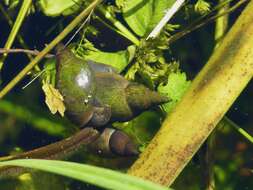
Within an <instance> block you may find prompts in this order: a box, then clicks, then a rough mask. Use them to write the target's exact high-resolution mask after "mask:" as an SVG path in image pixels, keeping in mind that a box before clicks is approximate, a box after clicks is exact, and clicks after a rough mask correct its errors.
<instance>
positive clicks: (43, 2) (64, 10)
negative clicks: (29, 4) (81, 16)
mask: <svg viewBox="0 0 253 190" xmlns="http://www.w3.org/2000/svg"><path fill="white" fill-rule="evenodd" d="M79 2H80V0H75V1H73V0H53V1H52V0H40V1H39V2H38V5H39V7H40V8H41V10H42V12H43V13H44V14H45V15H47V16H52V17H54V16H59V15H61V14H63V15H70V14H72V13H74V12H75V11H76V10H78V9H79V4H78V3H79Z"/></svg>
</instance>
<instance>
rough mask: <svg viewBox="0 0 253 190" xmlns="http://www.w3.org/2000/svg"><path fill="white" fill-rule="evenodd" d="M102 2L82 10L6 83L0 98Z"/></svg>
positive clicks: (99, 1)
mask: <svg viewBox="0 0 253 190" xmlns="http://www.w3.org/2000/svg"><path fill="white" fill-rule="evenodd" d="M101 2H102V0H95V1H93V3H91V4H90V5H89V6H88V7H87V8H86V9H85V10H83V11H82V12H81V13H80V14H79V15H78V16H77V17H75V19H74V20H73V21H72V22H71V23H70V24H69V25H68V26H67V27H66V28H65V29H64V30H63V31H62V32H61V33H60V34H59V35H58V36H56V38H55V39H54V40H53V41H51V42H50V43H49V44H48V45H47V47H46V48H44V49H43V50H42V51H41V52H40V53H39V54H38V55H37V56H36V57H35V58H34V59H33V60H32V61H31V62H30V63H29V64H28V65H27V66H26V67H25V68H24V69H23V70H22V71H21V72H20V73H19V74H18V75H17V76H16V77H15V78H14V79H12V81H11V82H10V83H8V84H7V85H6V86H5V87H4V88H3V90H2V91H1V92H0V98H2V97H3V96H4V95H5V94H7V93H8V92H9V91H10V90H11V89H12V88H13V87H14V86H15V85H16V84H17V83H18V82H19V81H20V80H21V79H22V78H23V77H24V76H25V75H26V74H27V73H28V72H29V71H30V70H31V69H32V68H33V67H34V66H35V65H36V64H37V63H38V62H39V61H40V60H41V59H42V58H43V57H44V56H45V55H46V54H47V53H48V52H49V51H51V50H52V49H53V48H54V46H56V45H57V44H58V43H59V42H60V41H61V40H62V39H63V38H65V37H66V36H67V35H68V34H69V33H70V32H71V31H72V30H73V29H74V28H75V27H76V26H77V25H78V24H79V23H80V22H81V21H82V20H83V19H84V18H85V17H86V16H88V15H89V14H90V12H91V11H92V10H93V9H94V8H95V7H96V6H97V5H98V4H99V3H101Z"/></svg>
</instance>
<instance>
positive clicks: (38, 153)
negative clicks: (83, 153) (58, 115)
mask: <svg viewBox="0 0 253 190" xmlns="http://www.w3.org/2000/svg"><path fill="white" fill-rule="evenodd" d="M98 136H99V132H98V131H97V130H95V129H93V128H89V127H87V128H84V129H82V130H80V131H79V132H77V133H76V134H74V135H72V136H70V137H69V138H66V139H63V140H61V141H58V142H55V143H52V144H49V145H46V146H43V147H40V148H37V149H34V150H31V151H28V152H24V153H21V154H18V155H14V156H5V157H0V161H7V160H15V159H21V158H23V159H29V158H40V159H47V160H55V159H56V160H59V159H67V158H68V157H70V156H71V155H72V154H74V153H76V152H78V151H79V150H81V149H82V148H83V147H84V146H85V145H88V144H90V143H92V142H94V141H95V140H96V139H97V138H98ZM25 172H27V170H26V169H25V168H17V167H3V168H0V178H4V177H10V176H17V175H20V174H22V173H25Z"/></svg>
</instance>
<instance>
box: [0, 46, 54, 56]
mask: <svg viewBox="0 0 253 190" xmlns="http://www.w3.org/2000/svg"><path fill="white" fill-rule="evenodd" d="M2 53H26V54H29V55H38V54H39V53H40V52H39V51H38V50H29V49H20V48H17V49H5V48H0V54H2ZM54 56H55V55H54V54H49V53H48V54H46V55H45V58H52V57H54Z"/></svg>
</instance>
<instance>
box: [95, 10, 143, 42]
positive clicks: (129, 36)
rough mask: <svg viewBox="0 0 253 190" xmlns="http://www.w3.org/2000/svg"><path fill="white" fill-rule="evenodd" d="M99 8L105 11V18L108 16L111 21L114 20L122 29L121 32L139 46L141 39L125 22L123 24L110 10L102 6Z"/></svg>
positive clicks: (117, 26) (113, 22)
mask: <svg viewBox="0 0 253 190" xmlns="http://www.w3.org/2000/svg"><path fill="white" fill-rule="evenodd" d="M98 10H99V11H101V12H102V13H103V15H104V16H105V18H107V19H108V20H109V21H110V22H112V24H113V25H114V26H115V27H116V28H117V29H118V30H119V31H120V34H122V35H123V36H124V37H126V38H127V39H129V40H130V41H131V42H133V43H134V44H135V45H137V46H138V45H139V43H140V41H139V40H138V38H136V37H135V35H134V34H133V33H132V32H130V30H128V29H127V28H126V27H125V26H124V25H123V24H121V23H120V22H119V21H118V20H117V19H115V18H114V17H113V16H112V15H111V13H110V12H109V11H107V10H105V9H104V8H103V7H101V6H100V7H99V9H98Z"/></svg>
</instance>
